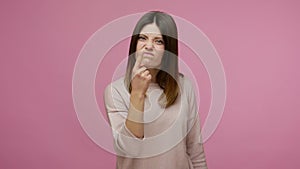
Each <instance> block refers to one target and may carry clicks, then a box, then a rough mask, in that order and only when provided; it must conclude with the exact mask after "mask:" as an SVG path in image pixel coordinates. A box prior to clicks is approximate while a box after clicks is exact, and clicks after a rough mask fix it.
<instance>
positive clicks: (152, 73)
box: [149, 69, 159, 83]
mask: <svg viewBox="0 0 300 169" xmlns="http://www.w3.org/2000/svg"><path fill="white" fill-rule="evenodd" d="M149 71H150V74H151V76H152V78H151V83H156V75H157V73H158V71H159V70H158V69H149Z"/></svg>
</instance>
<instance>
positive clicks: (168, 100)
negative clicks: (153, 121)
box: [125, 11, 179, 107]
mask: <svg viewBox="0 0 300 169" xmlns="http://www.w3.org/2000/svg"><path fill="white" fill-rule="evenodd" d="M152 23H155V24H156V25H157V27H158V28H159V30H160V32H161V34H162V37H163V40H164V45H165V52H164V55H163V57H162V61H161V68H160V70H159V71H158V73H157V75H156V82H157V83H158V85H159V86H160V88H162V89H163V94H162V95H161V96H160V99H159V101H160V103H161V105H162V106H165V107H169V106H170V105H172V104H173V103H174V102H175V101H176V98H177V96H178V93H179V87H178V83H177V80H178V74H179V73H178V40H177V38H178V33H177V27H176V24H175V21H174V20H173V18H172V17H171V16H170V15H168V14H166V13H164V12H160V11H151V12H148V13H146V14H144V15H143V16H142V17H141V18H140V20H139V21H138V22H137V24H136V26H135V28H134V31H133V34H132V36H131V41H130V47H129V55H128V63H127V69H126V74H125V85H126V87H127V89H128V91H129V93H131V83H130V81H131V78H132V77H131V75H132V69H133V66H134V64H135V61H136V59H135V52H136V45H137V41H138V37H139V34H140V32H141V30H142V29H143V27H144V26H145V25H148V24H152Z"/></svg>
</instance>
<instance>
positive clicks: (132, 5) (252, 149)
mask: <svg viewBox="0 0 300 169" xmlns="http://www.w3.org/2000/svg"><path fill="white" fill-rule="evenodd" d="M299 7H300V3H299V2H297V1H295V0H294V1H293V0H289V1H286V0H285V1H284V0H274V1H271V0H270V1H257V2H254V1H250V0H247V1H239V0H227V1H196V0H195V1H179V0H173V1H170V0H169V1H167V0H163V1H136V0H132V1H113V0H110V1H107V2H104V1H102V2H100V1H90V2H86V1H83V0H82V1H50V0H48V1H19V2H14V1H6V2H5V1H1V2H0V18H1V27H0V37H1V40H0V46H1V47H0V49H1V60H0V70H1V71H0V73H1V76H0V77H1V88H0V93H1V94H0V101H1V107H0V112H1V114H0V135H1V139H0V168H1V169H2V168H3V169H4V168H5V169H6V168H7V169H16V168H28V169H29V168H30V169H35V168H36V169H37V168H44V169H50V168H61V169H71V168H72V169H82V168H86V169H96V168H97V169H98V168H114V166H115V156H114V155H113V154H111V153H109V152H107V151H105V150H103V149H101V148H100V147H98V146H97V145H96V144H95V143H93V142H92V140H91V139H90V138H89V137H88V136H87V135H86V133H85V132H84V131H83V130H82V128H81V126H80V124H79V121H78V119H77V117H76V113H75V110H74V107H73V101H72V75H73V70H74V66H75V62H76V59H77V57H78V55H79V52H80V50H81V48H82V47H83V45H84V43H85V42H86V40H87V39H88V38H89V37H90V36H91V35H92V34H93V33H94V32H95V31H96V30H98V29H99V28H101V27H102V26H103V25H105V24H106V23H108V22H110V21H112V20H114V19H117V18H119V17H121V16H125V15H128V14H132V13H139V12H144V11H148V10H154V9H159V10H163V11H166V12H169V13H172V14H174V15H176V16H180V17H183V18H185V19H187V20H189V21H190V22H192V23H193V24H195V25H196V26H197V27H199V28H200V29H201V30H202V31H203V32H204V33H205V34H206V35H207V36H208V37H209V38H210V40H211V41H212V42H213V44H214V45H215V47H216V49H217V51H218V53H219V54H220V57H221V59H222V62H223V65H224V69H225V73H226V78H227V102H226V107H225V111H224V115H223V118H222V120H221V122H220V124H219V126H218V128H217V130H216V131H215V133H214V134H213V135H212V137H210V139H209V140H208V141H207V142H205V144H204V146H205V151H206V156H207V163H208V166H209V169H220V168H222V169H253V168H255V169H269V168H273V169H282V168H289V169H297V168H300V160H299V159H298V158H300V144H299V142H300V132H299V127H300V123H299V119H300V114H299V113H300V111H299V96H300V89H299V86H300V76H299V73H300V72H299V70H298V68H297V64H299V63H300V59H299V56H300V55H299V54H300V52H299V44H300V36H299V35H300V33H299V30H300V22H299V20H300V12H299ZM124 45H127V44H126V43H125V44H124ZM124 45H123V46H122V45H121V46H120V49H124V50H126V46H125V47H124ZM116 49H118V46H116ZM114 52H116V50H113V49H112V51H111V52H110V53H109V54H108V55H114ZM126 53H127V51H126ZM183 53H186V54H188V53H189V51H188V50H184V51H183ZM193 66H194V67H193ZM192 68H193V69H194V70H197V68H196V67H195V65H192ZM99 69H101V67H100V68H99ZM199 72H200V73H199V74H198V75H197V76H199V78H202V79H203V86H202V87H200V93H201V98H202V102H201V105H200V113H201V116H202V117H201V121H204V120H205V116H206V114H205V113H207V111H208V109H209V99H210V96H209V83H208V82H207V81H208V78H207V75H205V74H204V73H201V72H205V70H203V68H199ZM99 79H100V80H99ZM106 83H107V82H103V83H101V75H100V74H99V76H97V80H96V87H97V86H99V88H97V89H96V92H97V98H98V99H99V100H98V101H99V106H100V107H103V104H102V102H101V101H102V96H101V93H102V88H103V86H105V85H106ZM207 89H208V90H207ZM202 105H203V106H202ZM202 112H203V113H202Z"/></svg>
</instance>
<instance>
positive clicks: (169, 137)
mask: <svg viewBox="0 0 300 169" xmlns="http://www.w3.org/2000/svg"><path fill="white" fill-rule="evenodd" d="M178 81H179V86H180V94H179V95H178V97H177V100H176V101H175V103H174V104H173V105H171V106H170V107H168V108H163V107H161V106H160V105H159V104H158V98H159V96H160V95H161V94H162V92H163V90H162V89H161V88H160V87H159V86H158V84H156V83H151V84H150V86H149V88H148V90H147V97H146V100H145V107H144V138H143V139H138V138H136V137H135V136H134V135H133V134H132V133H131V132H130V130H129V129H127V127H126V125H125V120H126V117H127V111H128V108H129V104H130V94H129V93H128V91H127V90H126V88H125V84H124V78H121V79H118V80H117V81H115V82H113V83H111V84H110V85H109V86H107V88H106V89H105V96H104V100H105V106H106V111H107V113H108V117H109V120H110V124H111V126H112V131H113V136H114V149H115V152H116V153H117V164H116V168H117V169H207V165H206V159H205V154H204V149H203V145H202V142H201V135H200V124H199V117H198V107H197V103H196V98H195V95H194V90H193V86H192V83H191V82H190V80H188V79H187V78H186V77H180V78H179V79H178Z"/></svg>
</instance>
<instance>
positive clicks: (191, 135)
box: [186, 82, 207, 169]
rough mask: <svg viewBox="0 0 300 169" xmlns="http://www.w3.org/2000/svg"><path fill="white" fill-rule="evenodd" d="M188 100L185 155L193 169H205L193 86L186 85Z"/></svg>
mask: <svg viewBox="0 0 300 169" xmlns="http://www.w3.org/2000/svg"><path fill="white" fill-rule="evenodd" d="M188 85H189V87H188V90H189V91H188V100H189V108H190V115H189V116H190V117H189V119H188V129H190V131H189V132H188V134H187V140H186V141H187V154H188V155H189V156H190V159H191V161H192V164H193V167H194V169H207V164H206V158H205V153H204V148H203V143H202V137H201V131H200V120H199V115H198V106H197V100H196V97H195V94H194V90H193V86H192V85H191V83H190V82H189V83H188Z"/></svg>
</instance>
